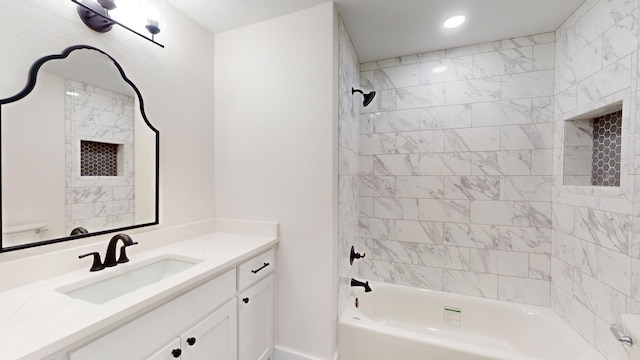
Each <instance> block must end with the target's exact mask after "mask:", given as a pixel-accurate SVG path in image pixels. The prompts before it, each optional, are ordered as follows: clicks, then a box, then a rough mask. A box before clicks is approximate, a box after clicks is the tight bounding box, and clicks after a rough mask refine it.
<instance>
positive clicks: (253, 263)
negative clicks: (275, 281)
mask: <svg viewBox="0 0 640 360" xmlns="http://www.w3.org/2000/svg"><path fill="white" fill-rule="evenodd" d="M275 261H276V254H275V250H274V249H271V250H269V251H267V252H265V253H262V254H260V255H258V256H256V257H254V258H253V259H251V260H247V261H245V262H244V263H242V264H241V265H240V266H238V291H242V290H244V289H246V288H247V287H249V286H251V285H253V284H254V283H256V282H257V281H258V280H260V279H262V278H265V277H266V276H267V275H269V274H271V273H272V272H273V268H274V267H275Z"/></svg>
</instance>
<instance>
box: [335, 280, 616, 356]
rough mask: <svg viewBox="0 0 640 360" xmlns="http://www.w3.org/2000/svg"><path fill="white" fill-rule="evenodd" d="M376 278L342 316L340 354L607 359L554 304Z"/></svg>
mask: <svg viewBox="0 0 640 360" xmlns="http://www.w3.org/2000/svg"><path fill="white" fill-rule="evenodd" d="M370 284H371V288H372V289H373V291H372V292H370V293H364V292H363V291H362V290H361V288H357V289H355V290H354V294H353V297H352V298H351V300H350V303H349V305H348V306H347V308H346V309H345V311H344V313H343V314H342V315H341V317H340V320H339V323H338V347H339V354H340V355H339V359H340V360H604V357H602V356H601V355H600V354H599V353H598V352H597V351H595V350H594V349H593V348H592V347H591V346H590V345H589V344H588V343H587V342H586V341H585V340H584V339H583V338H581V337H580V336H579V335H578V334H577V333H576V332H575V331H574V330H573V329H571V328H570V327H569V326H568V325H567V324H566V323H565V322H564V321H563V320H562V319H561V318H560V317H559V316H558V315H556V314H555V313H554V312H553V311H552V310H551V309H549V308H545V307H540V306H532V305H522V304H515V303H510V302H506V301H497V300H489V299H482V298H477V297H471V296H465V295H456V294H450V293H445V292H440V291H431V290H422V289H417V288H412V287H407V286H400V285H391V284H385V283H378V282H370ZM356 297H357V298H358V299H359V307H358V308H357V309H356V307H355V298H356ZM445 308H446V309H447V310H445ZM457 311H459V312H457ZM445 322H446V323H445ZM458 325H459V326H458Z"/></svg>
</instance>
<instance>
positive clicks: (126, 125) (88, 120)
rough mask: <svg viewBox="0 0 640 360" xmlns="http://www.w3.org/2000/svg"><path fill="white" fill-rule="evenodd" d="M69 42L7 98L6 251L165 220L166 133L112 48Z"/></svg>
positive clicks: (4, 136)
mask: <svg viewBox="0 0 640 360" xmlns="http://www.w3.org/2000/svg"><path fill="white" fill-rule="evenodd" d="M70 49H72V50H70ZM70 49H67V50H66V51H65V52H68V54H67V55H68V56H66V57H64V58H61V59H47V60H48V61H44V59H46V58H43V59H40V60H39V61H42V62H44V63H43V64H42V66H41V67H40V68H39V71H37V75H36V79H37V81H36V82H35V87H34V88H33V90H32V91H30V92H29V91H27V90H28V89H25V91H27V92H28V93H27V94H22V93H21V94H22V95H25V96H24V97H22V98H20V99H17V100H16V101H12V98H9V99H5V100H0V104H2V107H1V109H0V110H1V114H2V118H1V121H0V126H1V134H2V138H1V140H2V250H3V251H7V250H13V249H17V248H23V247H29V246H35V245H41V244H45V243H50V242H57V241H63V240H68V239H72V238H77V237H85V236H91V235H96V234H101V233H106V232H111V231H119V230H125V229H130V228H134V227H140V226H147V225H152V224H157V222H158V219H157V173H158V170H157V164H158V158H157V155H158V154H157V153H158V142H157V141H158V132H157V130H156V129H154V128H153V127H152V126H151V125H150V124H149V123H148V122H147V121H146V119H145V115H144V108H143V106H142V98H141V97H140V96H139V92H138V91H137V88H136V87H135V85H133V84H132V83H131V84H130V83H128V82H127V80H126V77H123V75H124V73H121V71H120V70H121V68H120V66H119V65H118V64H117V63H116V62H115V61H114V60H113V59H112V58H111V57H109V56H108V55H107V54H105V53H103V52H101V51H100V50H98V49H95V48H91V47H80V48H78V49H73V48H70ZM65 52H63V55H64V54H65ZM59 57H61V56H59ZM37 67H38V62H37V63H36V64H34V67H33V68H32V74H31V77H32V79H33V77H34V74H36V73H35V72H34V69H35V68H37ZM28 87H29V85H28V86H27V88H28ZM19 95H20V94H19ZM17 97H20V96H17ZM14 98H15V97H14Z"/></svg>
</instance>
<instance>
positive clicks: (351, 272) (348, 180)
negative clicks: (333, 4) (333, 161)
mask: <svg viewBox="0 0 640 360" xmlns="http://www.w3.org/2000/svg"><path fill="white" fill-rule="evenodd" d="M338 32H339V55H338V57H339V69H338V73H339V80H338V82H339V85H338V86H339V105H338V109H339V110H338V111H339V113H338V139H339V140H338V164H339V165H338V167H339V169H338V170H339V173H338V184H339V189H338V190H339V191H338V228H339V234H338V316H339V315H340V314H341V313H342V311H343V310H344V307H345V305H346V303H347V301H348V299H349V294H350V280H351V278H352V277H354V276H355V274H356V271H355V267H354V266H351V265H350V264H349V254H350V249H351V246H352V245H355V246H357V243H358V235H357V234H358V169H359V168H358V148H359V140H360V139H359V133H358V131H359V128H358V114H359V111H360V105H359V102H358V100H359V98H358V97H357V96H353V95H352V94H351V87H355V88H358V87H359V70H358V69H359V61H358V57H357V55H356V51H355V49H354V47H353V43H352V42H351V39H350V38H349V34H348V33H347V31H346V29H345V27H344V23H343V22H342V20H340V21H339V25H338ZM355 266H357V263H356V264H355Z"/></svg>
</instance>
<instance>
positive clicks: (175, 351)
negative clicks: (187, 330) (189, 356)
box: [171, 349, 182, 358]
mask: <svg viewBox="0 0 640 360" xmlns="http://www.w3.org/2000/svg"><path fill="white" fill-rule="evenodd" d="M171 355H173V357H174V358H179V357H180V355H182V350H180V349H173V350H171Z"/></svg>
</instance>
